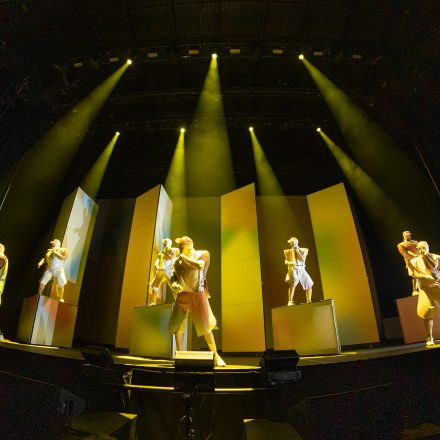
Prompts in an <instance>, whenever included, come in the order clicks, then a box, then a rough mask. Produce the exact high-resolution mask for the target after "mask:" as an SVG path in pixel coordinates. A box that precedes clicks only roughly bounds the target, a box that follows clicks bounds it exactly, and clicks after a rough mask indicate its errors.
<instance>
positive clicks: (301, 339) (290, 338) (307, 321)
mask: <svg viewBox="0 0 440 440" xmlns="http://www.w3.org/2000/svg"><path fill="white" fill-rule="evenodd" d="M272 331H273V343H274V349H275V350H292V349H295V350H296V351H297V353H298V354H299V355H300V356H315V355H326V354H338V353H340V352H341V344H340V342H339V335H338V327H337V324H336V315H335V307H334V301H333V300H332V299H327V300H325V301H318V302H314V303H310V304H300V305H293V306H285V307H277V308H275V309H272Z"/></svg>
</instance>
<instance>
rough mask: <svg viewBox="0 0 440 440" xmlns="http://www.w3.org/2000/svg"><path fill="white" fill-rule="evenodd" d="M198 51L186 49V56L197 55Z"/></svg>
mask: <svg viewBox="0 0 440 440" xmlns="http://www.w3.org/2000/svg"><path fill="white" fill-rule="evenodd" d="M199 54H200V50H199V49H197V48H192V49H188V55H199Z"/></svg>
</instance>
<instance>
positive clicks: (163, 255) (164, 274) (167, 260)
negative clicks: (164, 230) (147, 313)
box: [148, 238, 179, 306]
mask: <svg viewBox="0 0 440 440" xmlns="http://www.w3.org/2000/svg"><path fill="white" fill-rule="evenodd" d="M162 243H163V244H164V248H163V249H162V250H161V251H160V252H159V254H158V256H157V258H156V261H155V263H154V278H153V281H151V283H150V291H149V293H150V294H151V301H150V302H149V304H148V305H149V306H155V305H156V301H157V294H158V293H159V289H160V288H161V286H162V284H163V283H165V282H166V283H167V284H168V285H169V286H170V287H171V284H172V283H171V277H172V275H173V263H174V260H175V259H176V258H177V257H178V256H179V249H177V248H173V247H171V245H172V244H173V242H172V241H171V240H170V239H169V238H164V239H163V240H162Z"/></svg>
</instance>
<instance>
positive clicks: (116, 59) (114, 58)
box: [109, 57, 119, 63]
mask: <svg viewBox="0 0 440 440" xmlns="http://www.w3.org/2000/svg"><path fill="white" fill-rule="evenodd" d="M118 61H119V57H110V58H109V62H110V63H117V62H118Z"/></svg>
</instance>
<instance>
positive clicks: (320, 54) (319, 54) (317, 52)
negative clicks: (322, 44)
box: [313, 50, 324, 57]
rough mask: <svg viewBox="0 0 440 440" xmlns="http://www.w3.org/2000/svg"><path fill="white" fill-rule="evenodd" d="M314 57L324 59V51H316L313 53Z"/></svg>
mask: <svg viewBox="0 0 440 440" xmlns="http://www.w3.org/2000/svg"><path fill="white" fill-rule="evenodd" d="M313 55H314V56H315V57H322V56H323V55H324V52H322V51H320V50H315V51H314V52H313Z"/></svg>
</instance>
